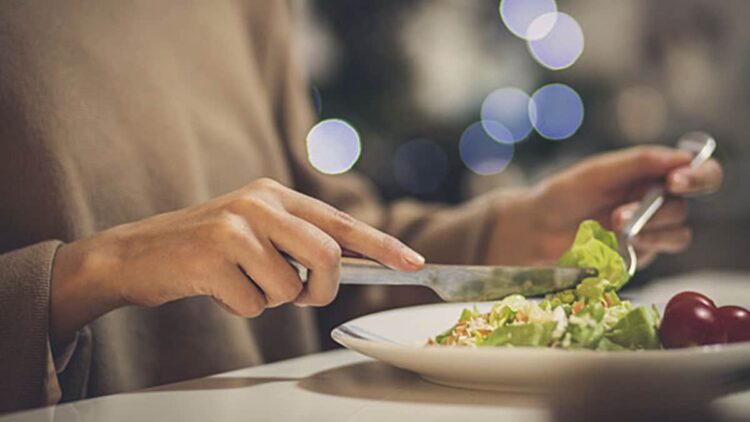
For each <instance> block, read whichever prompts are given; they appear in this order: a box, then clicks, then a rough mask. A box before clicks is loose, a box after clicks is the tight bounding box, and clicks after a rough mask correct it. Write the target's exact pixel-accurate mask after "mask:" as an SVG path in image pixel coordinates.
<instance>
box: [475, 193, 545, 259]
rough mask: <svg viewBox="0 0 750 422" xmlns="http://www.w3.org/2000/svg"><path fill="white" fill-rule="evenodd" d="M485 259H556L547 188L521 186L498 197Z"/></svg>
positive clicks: (494, 207) (494, 204)
mask: <svg viewBox="0 0 750 422" xmlns="http://www.w3.org/2000/svg"><path fill="white" fill-rule="evenodd" d="M492 207H493V210H492V212H493V214H494V216H495V218H494V223H493V225H492V227H491V231H490V233H491V235H490V237H489V240H488V245H487V253H486V257H485V261H486V263H487V264H494V265H541V264H549V263H550V262H553V261H554V260H555V259H556V258H557V256H556V255H554V253H552V252H553V250H556V249H555V245H552V244H551V243H554V239H555V236H554V233H553V232H554V230H553V229H552V228H551V227H550V226H549V218H548V215H547V214H553V213H554V212H555V210H552V209H549V208H548V206H547V205H545V201H544V195H543V191H542V190H540V189H538V188H521V189H517V190H514V191H512V192H509V193H507V194H504V195H500V196H499V197H497V198H496V199H495V200H494V201H493V204H492Z"/></svg>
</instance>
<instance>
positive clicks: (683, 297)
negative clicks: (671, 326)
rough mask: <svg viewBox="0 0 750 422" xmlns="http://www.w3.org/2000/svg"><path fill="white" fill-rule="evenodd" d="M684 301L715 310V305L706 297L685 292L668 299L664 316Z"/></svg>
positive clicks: (696, 293)
mask: <svg viewBox="0 0 750 422" xmlns="http://www.w3.org/2000/svg"><path fill="white" fill-rule="evenodd" d="M686 300H687V301H697V302H701V303H703V304H705V305H706V306H709V307H711V308H714V309H716V304H715V303H714V301H713V300H711V299H710V298H709V297H708V296H706V295H703V294H700V293H698V292H691V291H685V292H680V293H677V294H676V295H674V296H672V299H669V303H667V307H666V308H664V313H665V314H666V313H667V311H668V310H669V308H670V307H672V306H674V305H676V304H678V303H680V302H683V301H686Z"/></svg>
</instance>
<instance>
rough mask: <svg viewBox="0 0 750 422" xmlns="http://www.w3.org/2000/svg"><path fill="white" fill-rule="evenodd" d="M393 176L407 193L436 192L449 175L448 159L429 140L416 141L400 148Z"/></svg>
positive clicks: (395, 159) (438, 147)
mask: <svg viewBox="0 0 750 422" xmlns="http://www.w3.org/2000/svg"><path fill="white" fill-rule="evenodd" d="M393 175H394V177H395V178H396V182H397V183H398V184H399V186H401V187H402V188H403V189H405V190H406V191H409V192H411V193H416V194H423V193H431V192H435V191H436V190H437V189H438V188H440V186H441V185H442V183H443V181H444V180H445V177H446V176H447V175H448V157H447V155H446V154H445V151H443V148H441V147H440V145H438V144H436V143H435V142H434V141H431V140H429V139H414V140H411V141H409V142H406V143H404V144H402V145H401V146H399V147H398V149H397V150H396V156H395V157H394V160H393Z"/></svg>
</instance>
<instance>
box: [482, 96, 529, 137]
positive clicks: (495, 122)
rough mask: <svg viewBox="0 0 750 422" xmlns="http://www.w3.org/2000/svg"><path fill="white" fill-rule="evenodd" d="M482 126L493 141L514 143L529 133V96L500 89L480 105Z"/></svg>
mask: <svg viewBox="0 0 750 422" xmlns="http://www.w3.org/2000/svg"><path fill="white" fill-rule="evenodd" d="M481 116H482V126H483V127H484V130H485V131H486V132H487V134H489V135H490V136H491V137H492V138H493V139H494V140H496V141H497V142H501V143H505V144H508V143H514V142H518V141H521V140H523V139H525V138H526V137H527V136H529V133H530V132H531V120H529V95H528V94H527V93H525V92H523V91H521V90H520V89H518V88H500V89H498V90H495V91H493V92H492V93H491V94H490V95H488V96H487V98H485V100H484V102H483V103H482V111H481Z"/></svg>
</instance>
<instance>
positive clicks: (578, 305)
mask: <svg viewBox="0 0 750 422" xmlns="http://www.w3.org/2000/svg"><path fill="white" fill-rule="evenodd" d="M583 306H584V303H583V300H579V301H578V302H576V303H574V304H573V307H572V310H573V315H575V314H577V313H579V312H581V311H582V310H583Z"/></svg>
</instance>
